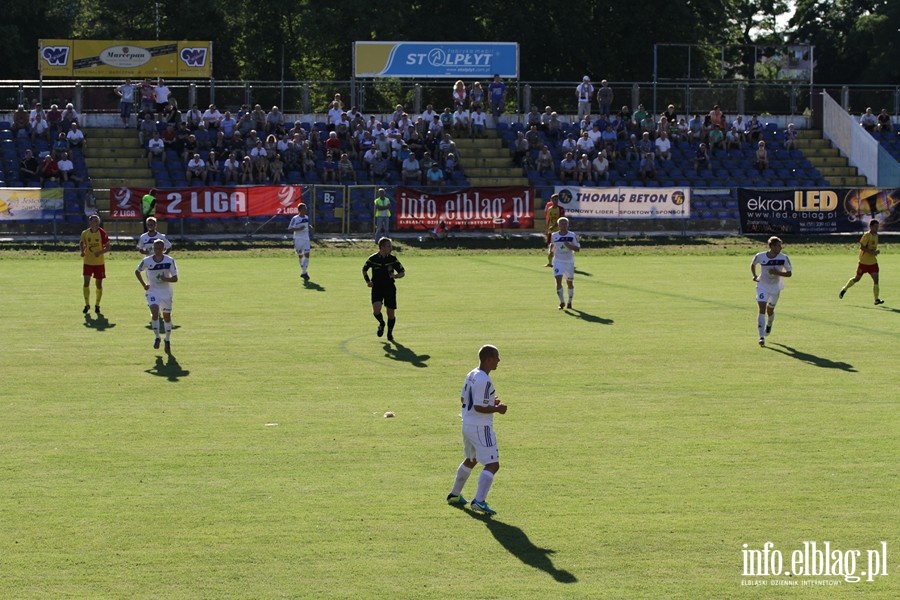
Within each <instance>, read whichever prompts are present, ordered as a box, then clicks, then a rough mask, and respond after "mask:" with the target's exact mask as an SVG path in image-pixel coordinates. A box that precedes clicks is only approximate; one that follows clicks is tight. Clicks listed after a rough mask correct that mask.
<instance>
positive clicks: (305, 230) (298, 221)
mask: <svg viewBox="0 0 900 600" xmlns="http://www.w3.org/2000/svg"><path fill="white" fill-rule="evenodd" d="M288 229H289V230H290V229H299V231H295V232H294V240H295V241H303V242H308V241H309V215H304V216H302V217H301V216H300V215H294V216H293V217H292V218H291V222H290V223H289V224H288Z"/></svg>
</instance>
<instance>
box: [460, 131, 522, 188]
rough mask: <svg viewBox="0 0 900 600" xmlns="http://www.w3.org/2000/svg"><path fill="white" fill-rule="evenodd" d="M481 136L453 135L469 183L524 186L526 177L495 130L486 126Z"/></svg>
mask: <svg viewBox="0 0 900 600" xmlns="http://www.w3.org/2000/svg"><path fill="white" fill-rule="evenodd" d="M485 134H486V135H487V137H483V138H474V139H471V138H467V137H460V138H454V140H453V141H454V142H456V148H457V150H458V151H459V164H460V166H461V167H462V169H463V172H464V173H465V174H466V179H468V181H469V184H470V185H472V186H474V187H479V186H517V185H522V186H527V185H528V178H527V177H525V175H524V174H523V173H522V168H521V167H516V166H515V165H513V163H512V158H511V156H510V154H509V149H507V148H504V147H503V142H502V140H501V139H500V138H498V137H496V132H495V131H492V130H488V131H486V132H485Z"/></svg>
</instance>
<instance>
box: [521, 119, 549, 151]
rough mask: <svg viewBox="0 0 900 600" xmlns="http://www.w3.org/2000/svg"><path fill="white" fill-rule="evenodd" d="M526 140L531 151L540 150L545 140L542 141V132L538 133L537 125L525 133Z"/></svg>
mask: <svg viewBox="0 0 900 600" xmlns="http://www.w3.org/2000/svg"><path fill="white" fill-rule="evenodd" d="M525 139H526V140H528V148H529V149H531V150H540V148H541V146H543V145H544V140H543V139H541V132H539V131H538V128H537V126H536V125H532V126H531V127H529V128H528V131H527V132H526V133H525Z"/></svg>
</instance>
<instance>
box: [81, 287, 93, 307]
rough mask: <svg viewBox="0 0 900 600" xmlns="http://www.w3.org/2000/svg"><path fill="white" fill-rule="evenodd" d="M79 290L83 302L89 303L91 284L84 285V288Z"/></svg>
mask: <svg viewBox="0 0 900 600" xmlns="http://www.w3.org/2000/svg"><path fill="white" fill-rule="evenodd" d="M81 292H82V293H83V294H84V303H85V304H90V303H91V286H89V285H86V286H84V289H82V290H81Z"/></svg>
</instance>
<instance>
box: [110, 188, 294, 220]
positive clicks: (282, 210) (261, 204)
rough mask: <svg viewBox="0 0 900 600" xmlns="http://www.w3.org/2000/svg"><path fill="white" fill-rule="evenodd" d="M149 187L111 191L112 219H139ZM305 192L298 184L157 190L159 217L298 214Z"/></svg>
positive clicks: (200, 217)
mask: <svg viewBox="0 0 900 600" xmlns="http://www.w3.org/2000/svg"><path fill="white" fill-rule="evenodd" d="M149 191H150V188H133V187H122V188H112V189H111V190H110V191H109V217H110V218H111V219H140V218H141V198H143V197H144V195H145V194H146V193H147V192H149ZM302 194H303V188H302V187H301V186H299V185H255V186H246V187H241V186H237V187H234V186H228V187H226V186H221V187H190V188H171V189H164V190H156V194H155V198H156V216H157V217H162V218H164V219H216V218H219V219H221V218H228V217H271V216H275V215H295V214H297V205H298V204H299V203H300V199H301V197H302Z"/></svg>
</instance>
